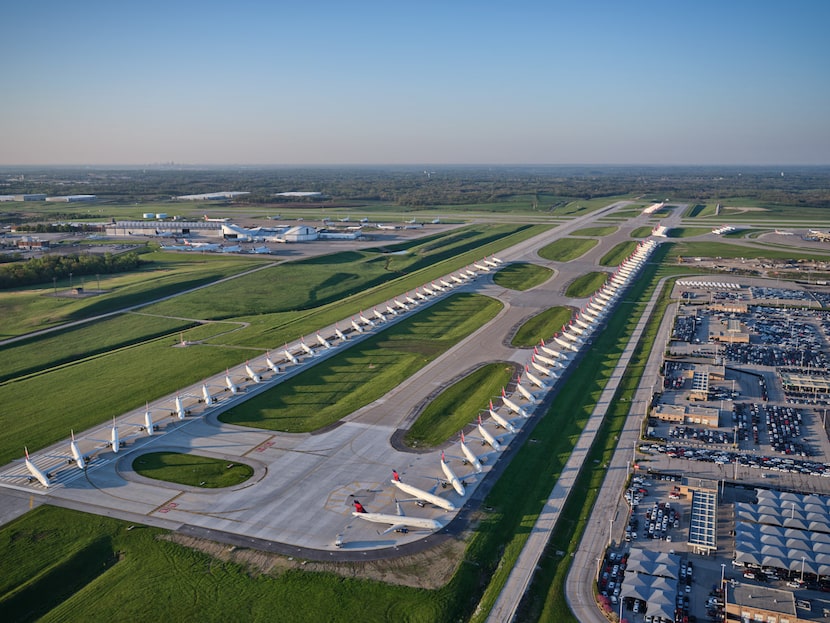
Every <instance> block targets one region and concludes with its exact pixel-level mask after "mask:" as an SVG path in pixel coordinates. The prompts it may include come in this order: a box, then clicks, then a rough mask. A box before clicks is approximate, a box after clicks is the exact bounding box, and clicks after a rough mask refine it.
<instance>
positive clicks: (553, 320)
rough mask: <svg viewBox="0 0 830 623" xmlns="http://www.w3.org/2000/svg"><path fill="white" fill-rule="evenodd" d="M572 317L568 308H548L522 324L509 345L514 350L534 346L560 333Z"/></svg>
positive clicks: (571, 311) (571, 312)
mask: <svg viewBox="0 0 830 623" xmlns="http://www.w3.org/2000/svg"><path fill="white" fill-rule="evenodd" d="M572 316H573V310H572V309H571V308H569V307H550V308H548V309H546V310H545V311H543V312H541V313H539V314H536V315H535V316H533V317H532V318H530V319H529V320H528V321H527V322H525V323H524V324H522V326H521V327H519V329H518V330H517V331H516V335H514V336H513V339H512V341H511V345H512V346H515V347H516V348H529V347H531V346H536V345H537V344H539V341H540V340H548V339H550V336H551V335H553V334H554V333H556V332H557V331H560V330H561V329H562V327H563V325H566V324H568V322H569V321H570V320H571V317H572Z"/></svg>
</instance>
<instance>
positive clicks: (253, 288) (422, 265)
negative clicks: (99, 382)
mask: <svg viewBox="0 0 830 623" xmlns="http://www.w3.org/2000/svg"><path fill="white" fill-rule="evenodd" d="M540 231H542V229H538V228H534V227H529V226H517V225H475V226H469V227H465V228H462V229H459V230H455V231H451V232H446V233H445V234H439V235H436V236H430V237H429V238H426V239H421V240H415V241H409V242H406V243H401V244H397V245H390V246H389V247H385V248H377V249H367V250H363V251H345V252H341V253H337V254H333V255H327V256H321V257H315V258H309V259H306V260H301V261H297V262H291V263H287V264H283V265H280V266H274V267H272V268H269V269H268V270H265V271H261V272H258V273H254V274H251V275H248V276H246V277H241V278H239V279H234V280H233V281H231V282H228V283H226V284H224V285H223V287H222V290H221V294H219V295H217V292H216V291H215V290H214V289H210V288H209V289H206V290H203V291H199V292H194V293H192V294H188V295H186V296H182V297H177V298H176V299H175V300H171V301H169V302H165V303H161V304H159V305H154V306H153V307H152V308H150V309H148V310H147V311H151V312H153V313H157V314H162V315H177V316H182V315H185V316H189V317H197V318H209V319H214V320H219V319H226V318H235V317H238V316H253V315H261V314H267V313H282V312H298V311H308V310H312V309H315V308H318V307H320V306H324V305H328V304H332V303H341V302H342V301H343V300H344V299H346V298H348V297H350V296H354V295H361V294H366V293H369V292H371V291H372V289H373V288H377V287H379V286H382V285H384V284H386V283H388V282H391V281H393V280H396V279H399V278H405V277H407V276H410V275H411V276H413V279H412V281H411V283H409V284H408V285H401V286H398V289H397V293H401V292H402V291H403V290H405V289H407V288H410V289H412V288H415V287H416V286H417V285H421V284H423V283H424V282H427V281H429V280H430V279H435V278H437V277H439V276H442V275H444V274H446V273H448V272H452V271H453V270H455V269H457V268H461V267H463V266H465V265H466V264H465V260H466V262H467V263H469V262H471V261H472V260H473V258H475V259H480V258H481V256H482V255H484V254H487V253H492V252H493V251H490V250H489V249H490V248H489V247H488V245H490V244H492V243H499V244H498V245H497V246H499V247H500V248H504V246H502V243H501V241H502V240H503V239H511V240H512V241H513V242H512V243H511V244H515V243H516V242H517V241H518V240H517V239H516V238H511V236H512V235H513V234H521V236H520V237H519V238H518V239H521V238H522V237H523V236H524V235H533V234H534V233H539V232H540ZM505 246H509V245H505ZM482 247H483V248H484V249H485V250H482ZM467 253H470V254H471V255H470V256H469V258H467V257H464V258H463V259H458V260H456V261H454V262H453V263H451V264H450V265H447V263H446V262H445V260H455V259H456V258H458V257H459V256H462V257H463V256H464V254H467ZM416 273H419V274H420V276H419V277H415V276H414V275H415V274H416ZM382 300H384V299H383V298H379V299H378V300H376V301H375V302H376V303H377V302H380V301H382ZM355 311H357V310H355ZM351 313H354V312H351Z"/></svg>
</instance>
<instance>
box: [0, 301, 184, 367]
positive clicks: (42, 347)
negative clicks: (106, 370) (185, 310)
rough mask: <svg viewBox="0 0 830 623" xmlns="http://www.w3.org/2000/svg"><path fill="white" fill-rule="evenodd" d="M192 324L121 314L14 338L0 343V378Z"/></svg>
mask: <svg viewBox="0 0 830 623" xmlns="http://www.w3.org/2000/svg"><path fill="white" fill-rule="evenodd" d="M193 325H194V323H193V322H191V321H187V320H178V319H174V318H154V317H148V316H142V315H137V314H125V315H123V316H118V317H115V318H108V319H105V320H101V321H99V322H96V323H94V324H84V325H80V326H77V327H72V328H69V329H65V330H63V331H60V332H56V333H49V334H46V335H42V336H38V337H33V338H30V339H28V340H25V341H21V342H16V343H13V344H10V345H8V346H4V347H0V382H2V381H6V380H9V379H12V378H19V377H20V376H23V375H26V374H34V373H37V372H41V371H44V370H48V369H50V368H52V367H54V366H57V365H61V364H64V363H67V362H70V361H78V360H80V359H84V358H87V357H93V356H95V355H98V354H101V353H106V352H111V351H113V350H116V349H119V348H123V347H125V346H130V345H135V344H140V343H142V342H145V341H149V340H152V339H155V338H158V337H161V336H164V335H172V334H174V333H175V332H178V331H183V330H184V329H187V328H190V327H192V326H193Z"/></svg>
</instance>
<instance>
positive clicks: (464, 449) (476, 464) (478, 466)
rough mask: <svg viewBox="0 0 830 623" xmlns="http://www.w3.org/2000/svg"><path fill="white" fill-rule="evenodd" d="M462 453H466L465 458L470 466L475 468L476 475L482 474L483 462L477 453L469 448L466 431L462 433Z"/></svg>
mask: <svg viewBox="0 0 830 623" xmlns="http://www.w3.org/2000/svg"><path fill="white" fill-rule="evenodd" d="M461 451H462V452H463V453H464V457H465V458H466V459H467V461H469V462H470V464H471V465H472V466H473V469H474V470H476V473H480V472H481V461H479V460H478V457H477V456H476V455H475V453H474V452H473V451H472V450H470V449H469V448H468V447H467V443H466V442H465V440H464V431H463V430H462V431H461Z"/></svg>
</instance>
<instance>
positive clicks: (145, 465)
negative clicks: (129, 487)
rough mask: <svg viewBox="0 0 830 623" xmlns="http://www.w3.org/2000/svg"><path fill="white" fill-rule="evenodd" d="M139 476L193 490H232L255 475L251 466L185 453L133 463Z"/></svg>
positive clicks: (145, 457)
mask: <svg viewBox="0 0 830 623" xmlns="http://www.w3.org/2000/svg"><path fill="white" fill-rule="evenodd" d="M133 469H134V470H135V471H136V473H138V474H140V475H142V476H145V477H147V478H153V479H155V480H164V481H167V482H174V483H176V484H180V485H188V486H191V487H204V488H206V489H218V488H221V487H233V486H236V485H238V484H241V483H243V482H245V481H246V480H248V479H249V478H250V477H251V476H253V475H254V469H253V468H252V467H251V466H250V465H245V464H244V463H237V462H236V461H233V462H228V461H224V460H221V459H215V458H212V457H208V456H200V455H198V454H184V453H182V452H148V453H147V454H142V455H140V456H138V457H136V458H135V459H133Z"/></svg>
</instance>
